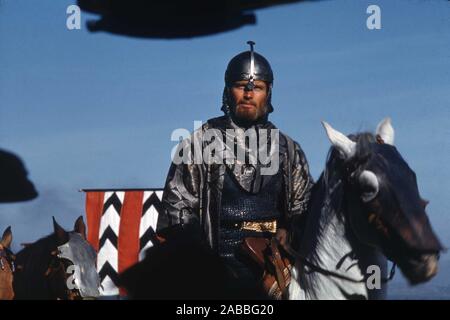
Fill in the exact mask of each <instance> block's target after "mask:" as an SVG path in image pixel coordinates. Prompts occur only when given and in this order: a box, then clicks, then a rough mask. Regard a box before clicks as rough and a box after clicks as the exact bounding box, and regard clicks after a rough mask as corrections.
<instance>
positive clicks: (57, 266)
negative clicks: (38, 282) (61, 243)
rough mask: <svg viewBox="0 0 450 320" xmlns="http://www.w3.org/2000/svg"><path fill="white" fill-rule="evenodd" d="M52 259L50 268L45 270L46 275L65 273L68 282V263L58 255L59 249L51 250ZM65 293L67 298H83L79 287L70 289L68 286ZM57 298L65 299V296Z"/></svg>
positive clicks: (47, 276)
mask: <svg viewBox="0 0 450 320" xmlns="http://www.w3.org/2000/svg"><path fill="white" fill-rule="evenodd" d="M51 255H52V259H51V260H50V264H49V266H48V269H47V270H46V271H45V273H44V276H45V277H46V278H47V279H49V280H50V279H51V278H53V277H55V276H56V275H57V274H58V273H62V274H63V279H64V281H65V282H66V283H67V280H68V278H69V277H68V276H67V271H66V265H65V260H66V259H63V258H60V257H58V250H55V251H53V252H51ZM67 261H68V260H67ZM65 293H66V295H67V298H68V299H69V300H82V299H83V297H82V296H81V293H80V290H79V289H77V288H73V289H69V288H68V287H67V288H66V290H65ZM57 299H61V300H62V299H65V297H57Z"/></svg>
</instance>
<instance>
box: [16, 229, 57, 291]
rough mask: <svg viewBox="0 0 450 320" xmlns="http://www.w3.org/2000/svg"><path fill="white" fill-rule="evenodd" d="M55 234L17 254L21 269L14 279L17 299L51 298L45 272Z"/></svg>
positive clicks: (18, 264)
mask: <svg viewBox="0 0 450 320" xmlns="http://www.w3.org/2000/svg"><path fill="white" fill-rule="evenodd" d="M52 243H54V237H53V235H50V236H47V237H44V238H42V239H40V240H38V241H36V242H34V243H32V244H30V245H28V246H27V247H25V248H24V249H22V250H21V251H19V252H18V253H17V255H16V262H17V266H20V271H18V272H16V274H15V277H14V278H15V279H14V290H15V294H16V299H51V298H52V297H51V296H50V292H49V289H48V282H47V279H46V277H45V272H46V270H47V269H48V266H49V261H48V259H47V257H48V256H49V254H50V251H51V247H52Z"/></svg>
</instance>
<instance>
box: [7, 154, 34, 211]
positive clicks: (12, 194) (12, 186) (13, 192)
mask: <svg viewBox="0 0 450 320" xmlns="http://www.w3.org/2000/svg"><path fill="white" fill-rule="evenodd" d="M0 177H1V178H0V203H4V202H18V201H26V200H31V199H34V198H36V197H37V192H36V190H35V188H34V185H33V183H32V182H31V181H30V180H28V178H27V171H26V169H25V166H24V165H23V162H22V160H20V158H19V157H17V156H16V155H14V154H13V153H10V152H7V151H4V150H0Z"/></svg>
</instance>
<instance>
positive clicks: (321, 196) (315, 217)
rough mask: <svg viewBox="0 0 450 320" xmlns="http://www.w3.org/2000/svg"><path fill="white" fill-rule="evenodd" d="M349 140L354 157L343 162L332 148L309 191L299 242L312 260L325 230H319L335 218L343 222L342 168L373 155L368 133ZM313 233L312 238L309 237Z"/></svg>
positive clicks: (372, 139)
mask: <svg viewBox="0 0 450 320" xmlns="http://www.w3.org/2000/svg"><path fill="white" fill-rule="evenodd" d="M348 137H349V138H350V139H351V140H353V141H355V142H356V143H357V146H356V153H355V155H354V156H353V157H352V158H351V159H349V160H343V159H342V158H341V157H340V155H339V152H338V151H337V150H336V149H335V148H334V147H331V148H330V149H329V151H328V154H327V158H326V164H325V169H324V171H323V172H322V174H321V175H320V177H319V180H317V182H316V184H315V186H314V188H313V190H312V200H311V203H310V207H309V212H308V218H307V221H306V224H305V225H304V226H303V230H304V234H303V237H302V241H303V242H305V243H308V244H309V245H307V246H306V247H307V250H308V253H309V254H310V255H311V258H312V259H318V258H319V257H318V256H317V255H316V248H317V244H318V243H319V241H320V240H321V239H322V238H323V236H324V231H325V230H324V229H323V228H322V227H323V226H326V225H327V223H328V221H329V220H331V218H333V217H334V216H337V217H338V219H339V220H340V221H342V220H343V219H344V216H343V212H344V208H343V205H344V201H343V193H344V189H343V183H342V178H343V174H344V168H345V167H346V166H348V165H352V164H357V163H360V162H362V161H364V160H365V159H367V157H368V156H370V154H371V152H372V148H371V144H372V143H374V142H376V138H375V136H374V135H373V134H372V133H370V132H359V133H355V134H351V135H349V136H348ZM312 232H314V234H311V233H312Z"/></svg>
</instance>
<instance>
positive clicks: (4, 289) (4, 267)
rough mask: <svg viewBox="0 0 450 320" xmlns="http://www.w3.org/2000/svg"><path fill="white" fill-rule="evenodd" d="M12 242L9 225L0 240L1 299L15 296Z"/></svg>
mask: <svg viewBox="0 0 450 320" xmlns="http://www.w3.org/2000/svg"><path fill="white" fill-rule="evenodd" d="M11 242H12V232H11V227H8V228H6V229H5V231H4V232H3V236H2V239H1V240H0V300H12V299H13V298H14V290H13V272H14V255H13V253H12V252H11V250H10V247H11Z"/></svg>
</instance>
